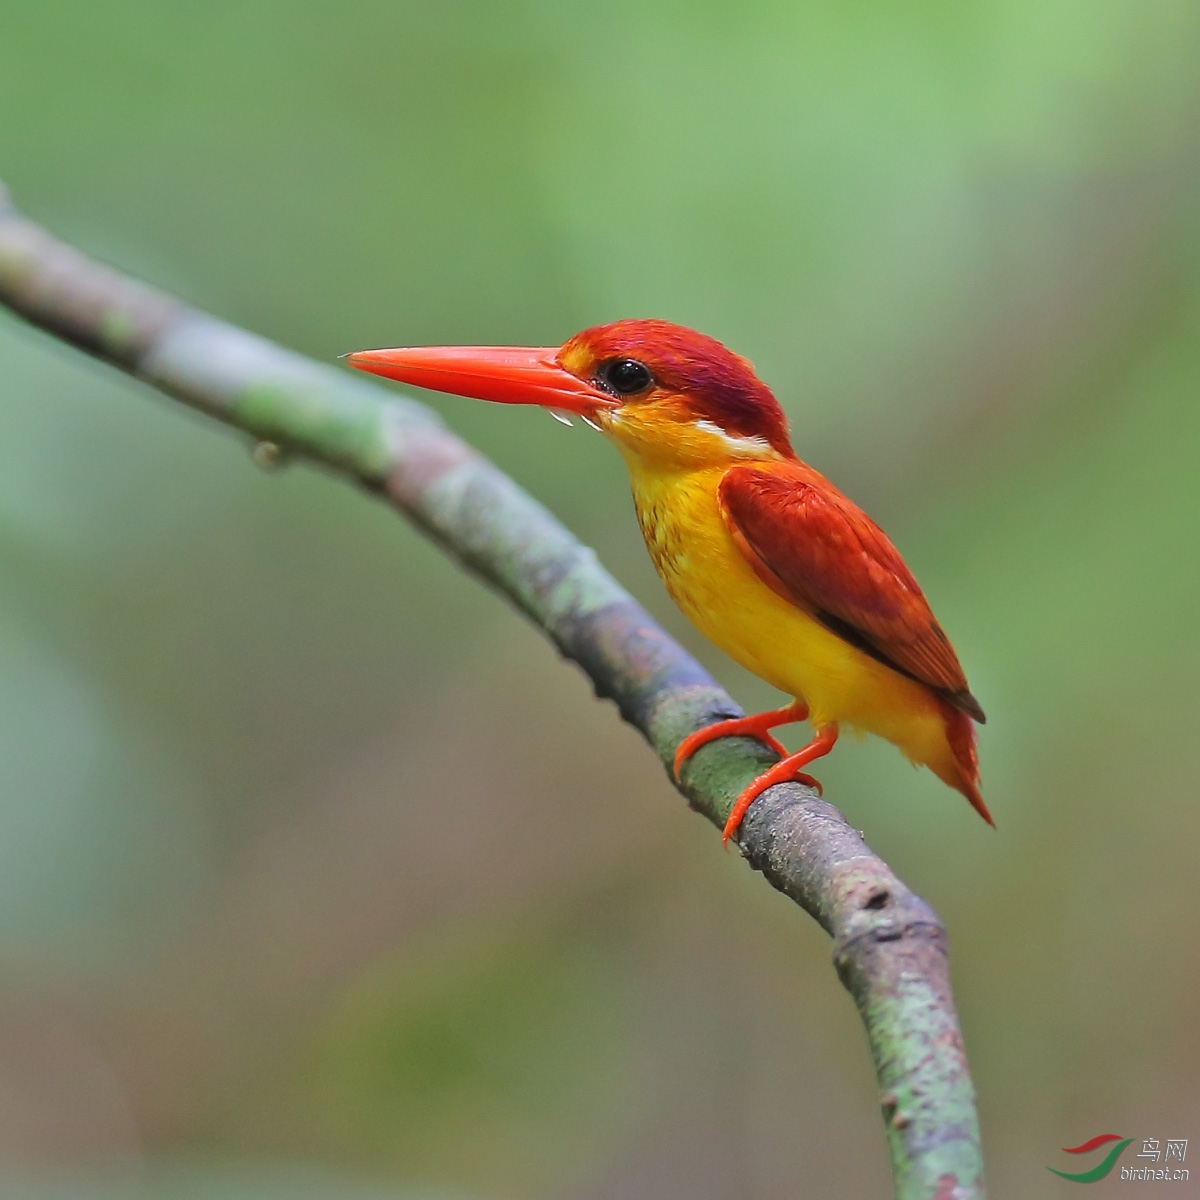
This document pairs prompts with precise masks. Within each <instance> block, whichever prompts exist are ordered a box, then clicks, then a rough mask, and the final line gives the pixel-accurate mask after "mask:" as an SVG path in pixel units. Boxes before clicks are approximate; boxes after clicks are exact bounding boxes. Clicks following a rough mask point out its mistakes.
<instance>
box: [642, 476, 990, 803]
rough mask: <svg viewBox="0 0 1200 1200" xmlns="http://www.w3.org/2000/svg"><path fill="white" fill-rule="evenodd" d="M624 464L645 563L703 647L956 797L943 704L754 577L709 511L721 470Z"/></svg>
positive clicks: (958, 774)
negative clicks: (903, 760)
mask: <svg viewBox="0 0 1200 1200" xmlns="http://www.w3.org/2000/svg"><path fill="white" fill-rule="evenodd" d="M626 461H627V463H628V465H629V469H630V479H631V482H632V484H633V496H634V504H635V507H636V509H637V516H638V523H639V524H640V525H641V529H642V535H643V537H644V538H645V540H646V547H647V549H648V550H649V551H650V557H651V559H652V560H653V561H654V565H655V567H656V568H657V570H658V573H659V575H660V576H661V577H662V580H663V583H664V584H665V585H666V587H667V591H668V592H669V593H670V594H671V597H672V599H674V601H675V603H676V604H678V605H679V607H680V608H681V609H682V610H683V612H684V614H685V615H686V616H687V618H688V619H689V620H690V621H691V622H692V624H693V625H695V626H696V628H697V629H699V630H700V632H701V633H703V634H704V635H705V637H707V638H708V639H709V640H710V641H711V642H713V643H714V644H715V645H717V646H718V647H720V649H722V650H723V651H725V653H726V654H728V655H729V656H730V658H732V659H734V660H735V661H736V662H738V663H740V664H741V665H742V666H743V667H745V668H746V669H747V670H748V671H751V672H753V673H754V674H755V675H757V676H758V677H759V678H760V679H764V680H765V681H766V682H767V683H769V684H771V686H772V687H775V688H778V689H779V690H780V691H781V692H785V693H787V694H788V695H790V696H792V697H794V698H795V699H797V700H801V701H803V702H804V703H805V704H807V705H808V707H809V712H810V720H811V721H812V723H813V724H814V725H815V726H818V727H819V726H822V725H827V724H830V723H832V722H836V723H838V724H841V725H849V726H852V727H855V728H857V729H861V730H864V731H866V732H869V733H874V734H877V735H878V736H880V737H882V738H885V739H887V741H889V742H891V743H893V745H895V746H898V747H899V748H900V750H901V751H903V753H904V754H905V755H906V756H907V757H908V758H909V759H910V760H912V761H913V762H915V763H920V764H923V765H925V766H928V767H929V768H930V769H932V770H933V772H934V773H935V774H936V775H937V776H938V777H939V778H940V779H942V780H943V781H944V782H946V783H948V784H949V785H950V786H951V787H954V788H956V789H958V790H960V791H964V782H963V778H962V771H961V770H960V767H959V764H958V761H957V760H956V757H955V755H954V752H953V750H952V748H951V746H950V743H949V740H948V735H947V725H946V705H945V703H944V701H942V700H940V699H939V697H938V696H936V695H935V694H934V693H933V692H932V691H930V689H929V688H927V687H925V686H924V685H923V684H920V683H917V682H916V681H915V680H912V679H909V678H908V677H907V676H905V675H901V674H899V673H898V672H896V671H893V670H892V669H891V668H890V667H887V666H885V665H884V664H883V663H880V662H878V661H876V660H875V659H873V658H871V657H870V656H869V655H867V654H864V653H863V652H862V651H860V650H858V649H856V648H855V647H854V646H851V645H850V644H849V643H848V642H845V641H843V640H842V639H841V638H840V637H838V636H837V635H836V634H834V633H832V632H830V631H829V630H828V629H826V628H825V626H823V625H821V624H820V623H819V622H818V621H816V620H815V619H814V618H813V617H811V616H809V614H808V613H806V612H804V611H803V610H802V609H800V608H797V607H796V606H795V605H793V604H790V603H789V602H788V601H787V600H785V599H783V598H782V597H781V596H779V595H777V594H776V593H775V592H774V591H772V590H771V589H770V588H769V587H767V585H766V584H764V583H763V582H762V581H761V580H760V579H759V577H758V576H757V575H756V574H755V573H754V571H753V569H752V568H751V567H750V565H749V563H748V562H747V561H746V559H745V558H744V557H743V555H742V554H741V552H740V551H739V550H738V548H737V546H736V544H735V543H734V541H733V538H732V536H731V535H730V533H729V530H728V529H727V527H726V525H725V521H724V519H723V517H722V516H721V512H720V509H719V507H718V504H717V487H718V484H719V483H720V480H721V476H722V475H723V473H724V471H725V470H726V467H725V466H716V467H704V468H701V469H697V470H681V471H678V472H666V471H663V470H662V469H661V464H656V465H655V469H653V470H649V469H647V468H646V467H645V466H644V465H643V464H641V463H640V462H639V461H638V459H636V458H633V457H631V456H626ZM964 794H968V795H969V792H965V793H964Z"/></svg>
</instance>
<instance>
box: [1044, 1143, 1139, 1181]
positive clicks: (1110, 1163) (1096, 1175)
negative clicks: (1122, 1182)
mask: <svg viewBox="0 0 1200 1200" xmlns="http://www.w3.org/2000/svg"><path fill="white" fill-rule="evenodd" d="M1132 1141H1133V1138H1123V1137H1121V1136H1120V1134H1116V1133H1102V1134H1100V1135H1099V1136H1098V1137H1094V1138H1088V1140H1087V1141H1086V1142H1084V1143H1083V1145H1082V1146H1064V1147H1063V1151H1064V1152H1065V1153H1067V1154H1089V1153H1091V1151H1093V1150H1098V1149H1099V1148H1100V1147H1101V1146H1105V1145H1107V1144H1108V1143H1109V1142H1116V1143H1117V1144H1116V1145H1115V1146H1114V1147H1113V1148H1112V1149H1111V1150H1110V1151H1109V1152H1108V1153H1107V1154H1106V1155H1105V1156H1104V1158H1103V1160H1102V1161H1101V1162H1098V1163H1097V1164H1096V1165H1095V1166H1094V1167H1093V1168H1092V1169H1091V1170H1090V1171H1079V1172H1078V1173H1077V1174H1071V1173H1070V1172H1069V1171H1056V1170H1055V1169H1054V1168H1053V1167H1047V1168H1046V1170H1047V1171H1054V1174H1055V1175H1061V1176H1062V1177H1063V1178H1064V1179H1069V1180H1071V1182H1072V1183H1095V1182H1096V1180H1097V1179H1103V1178H1104V1177H1105V1175H1107V1174H1108V1173H1109V1171H1111V1170H1112V1169H1113V1167H1115V1166H1116V1165H1117V1159H1118V1158H1120V1157H1121V1153H1122V1151H1123V1150H1124V1149H1125V1147H1126V1146H1128V1145H1129V1143H1130V1142H1132Z"/></svg>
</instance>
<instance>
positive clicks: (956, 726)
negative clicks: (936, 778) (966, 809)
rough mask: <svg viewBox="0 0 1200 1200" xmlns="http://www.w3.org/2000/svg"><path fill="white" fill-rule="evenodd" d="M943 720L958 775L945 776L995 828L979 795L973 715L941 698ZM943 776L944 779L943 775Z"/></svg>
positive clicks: (994, 823) (977, 759)
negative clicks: (952, 776)
mask: <svg viewBox="0 0 1200 1200" xmlns="http://www.w3.org/2000/svg"><path fill="white" fill-rule="evenodd" d="M942 720H943V721H944V722H945V724H946V741H947V742H949V743H950V752H951V753H952V754H953V755H954V764H955V766H956V767H957V776H958V777H957V778H956V779H946V782H947V783H948V784H949V785H950V786H951V787H952V788H957V789H958V790H959V791H960V792H962V794H963V795H964V796H966V798H967V799H968V800H969V801H970V802H971V807H972V808H973V809H974V810H975V811H976V812H977V813H978V814H979V815H980V816H981V817H982V818H983V819H984V820H985V821H986V822H987V823H988V824H989V825H990V826H991V827H992V828H993V829H995V828H996V822H995V821H993V820H992V814H991V813H990V812H988V807H987V805H986V804H984V802H983V797H982V796H981V795H980V794H979V758H978V756H977V755H976V753H975V726H974V725H972V724H971V718H970V717H968V716H967V714H966V713H965V712H963V711H962V710H961V709H959V708H955V707H953V706H952V705H950V704H947V703H946V702H945V701H944V700H943V701H942ZM943 778H945V777H944V776H943Z"/></svg>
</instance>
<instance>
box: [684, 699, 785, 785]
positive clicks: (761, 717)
mask: <svg viewBox="0 0 1200 1200" xmlns="http://www.w3.org/2000/svg"><path fill="white" fill-rule="evenodd" d="M807 716H808V705H807V704H801V703H800V701H799V700H797V701H796V702H795V703H794V704H789V705H788V706H787V708H774V709H771V710H770V711H769V712H763V713H755V714H754V715H752V716H749V717H734V718H733V719H732V720H729V721H716V722H714V723H713V724H712V725H706V726H705V727H704V728H703V729H697V730H696V732H695V733H689V734H688V736H687V737H685V738H684V739H683V741H682V742H680V743H679V749H678V750H676V751H675V766H674V768H673V769H674V771H675V778H676V779H678V778H679V772H680V771H681V770H682V769H683V764H684V763H685V762H687V760H688V759H689V758H691V757H692V755H693V754H695V753H696V751H697V750H699V749H700V747H701V746H707V745H708V743H709V742H712V741H715V740H716V739H717V738H723V737H754V738H758V740H759V741H760V742H765V743H766V744H767V745H768V746H770V747H771V749H772V750H774V751H775V753H776V754H778V755H779V757H780V758H787V750H785V749H784V747H783V746H781V745H780V744H779V742H778V741H776V740H775V738H773V737H772V736H771V734H770V730H772V729H774V728H775V726H776V725H791V724H792V723H793V722H794V721H803V720H804V719H805V718H806V717H807Z"/></svg>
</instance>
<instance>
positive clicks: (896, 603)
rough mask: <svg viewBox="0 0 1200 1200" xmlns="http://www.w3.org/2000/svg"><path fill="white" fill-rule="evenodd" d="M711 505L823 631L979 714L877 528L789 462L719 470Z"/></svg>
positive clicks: (921, 600) (920, 598)
mask: <svg viewBox="0 0 1200 1200" xmlns="http://www.w3.org/2000/svg"><path fill="white" fill-rule="evenodd" d="M720 500H721V511H722V514H723V515H724V517H725V521H726V524H727V525H728V526H729V530H730V532H731V533H732V534H733V537H734V540H735V541H736V542H737V545H738V547H739V549H740V550H741V551H742V553H743V554H744V555H745V556H746V558H747V559H748V560H749V562H750V564H751V566H752V567H753V568H754V569H755V571H756V572H757V573H758V575H759V577H760V578H761V579H763V580H764V581H765V582H766V583H767V584H769V585H770V586H771V587H772V588H774V589H775V591H776V592H778V593H779V594H780V595H781V596H783V597H784V598H785V599H787V600H789V601H791V602H792V603H793V604H796V605H798V606H799V607H801V608H803V609H805V610H806V611H807V612H809V613H811V614H812V615H813V616H814V617H815V618H816V619H817V620H819V621H820V622H821V623H822V624H823V625H825V626H826V628H828V629H830V630H831V631H832V632H834V633H836V634H837V635H838V636H839V637H841V638H843V639H844V640H845V641H847V642H849V643H850V644H851V645H853V646H855V647H856V648H858V649H859V650H862V651H864V652H865V653H867V654H869V655H871V656H872V657H873V658H876V659H878V660H879V661H880V662H883V663H886V664H887V665H888V666H889V667H891V668H892V669H893V670H896V671H899V672H900V673H901V674H902V675H907V676H909V677H910V678H911V679H915V680H918V681H919V682H920V683H923V684H925V685H926V686H927V687H930V688H932V689H933V690H934V691H935V692H938V693H939V694H940V695H942V696H944V697H945V698H946V699H947V700H948V701H950V703H951V704H953V705H955V707H957V708H960V709H962V711H963V712H965V713H967V714H968V715H969V716H971V717H973V718H974V719H975V720H976V721H979V722H982V721H983V720H984V715H983V710H982V709H981V708H980V707H979V702H978V701H977V700H976V699H975V697H974V696H972V695H971V693H970V691H969V690H968V688H967V680H966V677H965V676H964V675H963V670H962V667H961V666H960V665H959V661H958V656H957V655H956V654H955V653H954V647H953V646H951V645H950V639H949V638H947V637H946V635H945V633H944V632H943V631H942V627H941V626H940V625H939V624H938V623H937V619H936V618H935V617H934V615H933V613H932V612H931V611H930V608H929V604H928V602H927V601H926V599H925V596H924V594H923V593H922V592H921V589H920V587H919V586H918V585H917V581H916V580H915V579H914V578H913V576H912V572H911V571H909V569H908V567H906V566H905V565H904V560H903V559H902V558H901V557H900V553H899V551H898V550H897V549H896V547H895V546H893V545H892V543H891V542H890V541H889V540H888V537H887V534H885V533H884V532H883V530H882V529H880V528H879V526H878V525H876V524H875V522H874V521H872V520H871V518H870V517H868V516H867V515H866V513H864V512H863V511H862V510H861V509H860V508H858V506H857V505H855V504H854V503H853V502H852V501H850V500H848V499H847V498H846V497H845V496H843V495H842V494H841V493H840V492H839V491H837V489H836V488H834V487H833V485H832V484H830V483H829V482H828V481H827V480H825V479H823V478H822V477H821V476H820V475H818V474H817V472H815V471H813V470H812V469H811V468H809V467H807V466H805V465H804V464H803V463H799V462H782V463H772V464H770V465H764V466H750V465H746V466H738V467H731V468H730V469H729V470H728V471H726V473H725V475H724V477H723V478H722V480H721V487H720Z"/></svg>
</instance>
